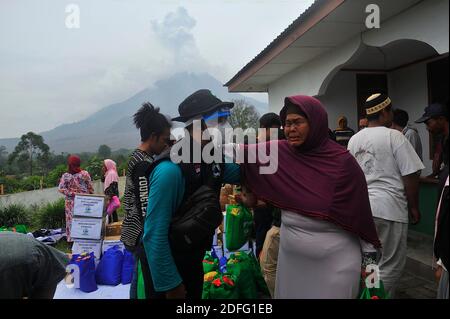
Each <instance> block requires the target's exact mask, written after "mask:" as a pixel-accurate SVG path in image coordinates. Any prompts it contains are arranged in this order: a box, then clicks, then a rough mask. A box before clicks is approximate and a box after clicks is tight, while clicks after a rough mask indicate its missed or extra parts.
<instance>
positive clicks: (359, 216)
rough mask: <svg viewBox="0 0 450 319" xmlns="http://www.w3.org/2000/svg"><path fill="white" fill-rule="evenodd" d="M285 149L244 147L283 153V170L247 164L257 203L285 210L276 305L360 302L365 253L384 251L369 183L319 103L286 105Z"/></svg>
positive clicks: (290, 101)
mask: <svg viewBox="0 0 450 319" xmlns="http://www.w3.org/2000/svg"><path fill="white" fill-rule="evenodd" d="M280 117H281V120H282V123H283V127H284V133H285V136H286V140H285V141H272V142H267V143H261V144H254V145H247V146H244V148H245V150H246V153H247V154H248V152H256V153H258V148H260V147H263V148H266V150H267V149H270V143H277V146H278V156H277V157H276V159H277V160H278V169H277V170H276V172H275V173H274V174H265V175H264V174H260V167H261V166H263V165H262V164H261V163H258V162H257V163H256V164H255V163H253V164H252V163H243V164H241V171H242V174H243V178H244V180H245V184H246V186H247V187H248V188H249V189H250V191H251V192H252V193H253V194H254V195H255V196H256V198H258V199H260V200H262V201H265V202H267V203H270V204H272V205H274V206H277V207H280V208H281V210H282V226H281V230H280V251H279V256H278V268H277V278H276V288H275V298H355V297H357V296H358V292H359V282H360V274H361V265H362V255H363V252H366V251H367V252H371V253H372V254H371V257H374V255H376V248H379V247H380V241H379V239H378V236H377V233H376V229H375V225H374V222H373V218H372V213H371V209H370V202H369V195H368V192H367V185H366V180H365V177H364V174H363V172H362V171H361V168H360V166H359V165H358V163H357V162H356V160H355V159H354V158H353V156H352V155H351V154H350V153H349V152H348V151H347V150H345V149H344V148H342V147H341V146H339V145H338V144H337V143H335V142H334V141H332V140H331V139H329V138H328V115H327V113H326V111H325V109H324V107H323V106H322V104H321V103H320V101H318V100H317V99H315V98H313V97H309V96H293V97H288V98H286V99H285V106H284V107H283V109H282V110H281V112H280Z"/></svg>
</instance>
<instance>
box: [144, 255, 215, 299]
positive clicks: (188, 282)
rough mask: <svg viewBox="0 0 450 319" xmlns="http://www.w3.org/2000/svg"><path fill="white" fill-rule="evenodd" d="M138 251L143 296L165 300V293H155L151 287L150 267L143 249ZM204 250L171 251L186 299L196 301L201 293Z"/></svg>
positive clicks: (200, 296)
mask: <svg viewBox="0 0 450 319" xmlns="http://www.w3.org/2000/svg"><path fill="white" fill-rule="evenodd" d="M141 248H142V249H140V250H139V252H138V254H139V260H140V261H141V267H142V275H143V277H144V285H145V295H146V297H147V299H165V293H161V292H156V291H155V289H154V286H153V280H152V276H151V271H150V267H149V264H148V261H147V256H146V255H145V250H144V247H141ZM205 253H206V249H196V250H191V251H181V250H174V249H172V256H173V259H174V261H175V265H176V266H177V270H178V273H179V274H180V276H181V279H182V280H183V285H184V287H185V289H186V299H190V300H198V299H201V298H202V292H203V263H202V262H203V258H204V256H205Z"/></svg>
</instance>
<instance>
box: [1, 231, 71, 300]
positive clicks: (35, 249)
mask: <svg viewBox="0 0 450 319" xmlns="http://www.w3.org/2000/svg"><path fill="white" fill-rule="evenodd" d="M68 263H69V258H68V257H67V256H66V255H65V254H64V253H62V252H60V251H59V250H57V249H55V248H53V247H50V246H47V245H45V244H43V243H41V242H40V241H37V240H36V239H34V238H32V237H30V236H28V235H25V234H19V233H13V232H0V299H22V298H23V297H28V298H32V297H33V295H34V293H36V292H37V291H39V290H40V289H45V288H50V287H52V286H53V285H56V284H57V283H58V282H60V281H61V280H62V279H64V277H65V275H66V266H67V264H68Z"/></svg>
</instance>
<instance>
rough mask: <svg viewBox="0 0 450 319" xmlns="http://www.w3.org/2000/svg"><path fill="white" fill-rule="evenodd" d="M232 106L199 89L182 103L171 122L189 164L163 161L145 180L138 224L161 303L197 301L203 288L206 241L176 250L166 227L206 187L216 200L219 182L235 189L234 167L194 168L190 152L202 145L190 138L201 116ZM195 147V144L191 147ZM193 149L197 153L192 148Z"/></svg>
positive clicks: (202, 164) (237, 172)
mask: <svg viewBox="0 0 450 319" xmlns="http://www.w3.org/2000/svg"><path fill="white" fill-rule="evenodd" d="M224 107H228V108H231V107H233V103H230V102H222V101H221V100H219V99H218V98H216V97H215V96H213V95H212V94H211V92H210V91H209V90H199V91H197V92H195V93H193V94H192V95H191V96H189V97H188V98H186V99H185V100H184V101H183V102H182V103H181V104H180V106H179V113H180V117H178V118H175V119H173V120H174V121H180V122H184V123H185V126H186V129H187V131H188V132H189V134H190V135H189V137H187V138H188V141H189V142H190V146H191V148H190V150H191V152H190V154H189V155H190V156H189V157H188V158H190V160H188V161H187V162H182V163H180V164H175V163H173V162H172V161H169V160H165V161H162V162H160V163H159V164H158V165H156V166H155V168H154V169H153V170H152V172H151V174H150V177H149V196H148V203H149V204H148V207H147V215H146V218H145V223H144V235H143V244H144V248H145V252H146V256H147V259H148V264H149V266H150V272H151V277H152V283H153V287H152V289H153V290H154V291H155V292H157V293H161V292H162V293H165V296H166V298H188V299H200V298H201V294H202V286H203V269H202V260H203V257H204V255H205V252H206V250H208V249H209V248H210V247H211V244H212V235H211V238H209V237H208V240H205V242H204V243H203V244H201V245H199V246H198V247H195V248H192V249H191V250H185V249H180V248H178V247H177V243H173V242H170V241H169V231H170V224H171V221H172V218H173V216H174V215H175V214H176V212H177V211H178V210H179V209H180V207H181V206H182V204H183V202H184V200H185V199H186V198H188V197H189V195H191V194H193V193H194V192H195V190H197V189H198V188H199V187H200V186H202V185H203V184H205V183H206V179H208V185H211V187H212V188H213V189H214V190H216V191H217V198H219V193H220V187H221V185H222V183H230V184H236V183H238V182H239V179H240V170H239V166H238V165H237V164H233V163H227V164H219V163H212V164H206V163H205V162H204V161H203V160H202V161H201V162H199V163H195V162H193V161H192V160H193V159H194V158H195V156H194V154H193V153H194V151H195V150H196V149H197V150H199V151H201V150H202V149H203V148H204V146H205V145H206V144H207V143H208V141H200V140H198V139H196V138H195V136H196V134H195V132H194V124H195V123H193V121H194V120H199V121H201V132H203V131H204V130H206V128H207V126H206V124H205V122H204V121H203V120H202V116H207V115H209V114H211V113H212V112H215V111H216V110H218V109H222V108H224ZM195 144H197V145H195ZM196 146H197V148H196Z"/></svg>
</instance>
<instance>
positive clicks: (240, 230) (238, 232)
mask: <svg viewBox="0 0 450 319" xmlns="http://www.w3.org/2000/svg"><path fill="white" fill-rule="evenodd" d="M252 228H253V215H252V214H251V213H250V212H249V211H248V209H247V208H246V207H245V206H242V205H228V206H227V213H226V224H225V234H226V247H227V249H228V250H229V251H234V250H238V249H239V248H241V247H242V246H244V244H245V243H246V242H247V241H248V239H249V237H250V234H251V232H252Z"/></svg>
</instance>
